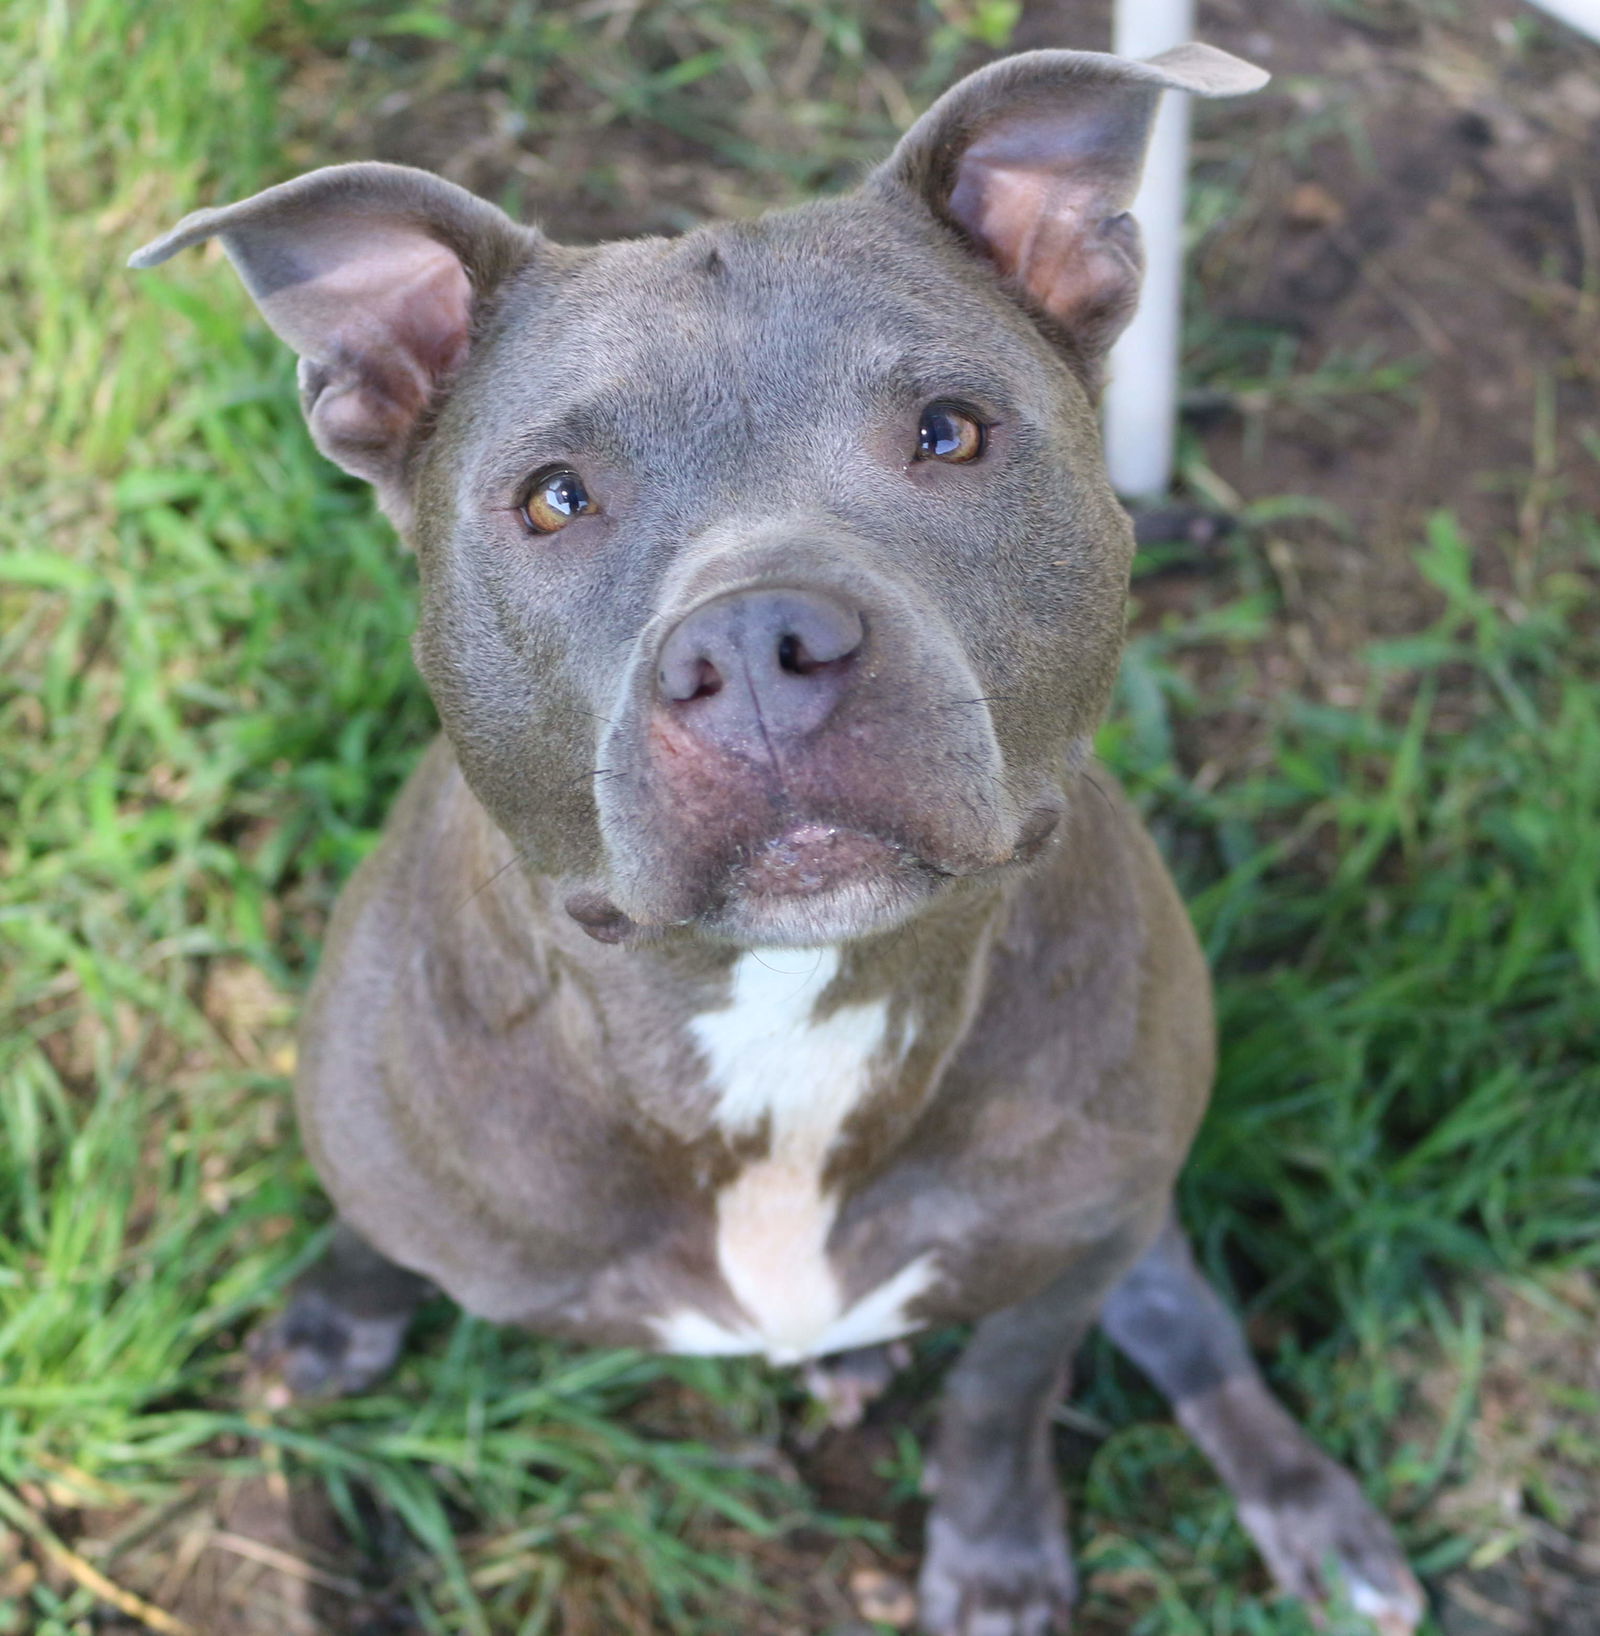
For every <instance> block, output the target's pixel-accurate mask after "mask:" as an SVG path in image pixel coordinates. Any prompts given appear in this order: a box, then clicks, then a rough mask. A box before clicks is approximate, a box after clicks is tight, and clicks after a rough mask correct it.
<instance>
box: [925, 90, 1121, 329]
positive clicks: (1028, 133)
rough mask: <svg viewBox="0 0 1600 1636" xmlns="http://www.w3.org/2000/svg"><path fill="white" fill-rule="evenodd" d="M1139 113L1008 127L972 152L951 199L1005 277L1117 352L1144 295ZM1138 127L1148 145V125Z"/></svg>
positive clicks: (1033, 120)
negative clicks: (1130, 199)
mask: <svg viewBox="0 0 1600 1636" xmlns="http://www.w3.org/2000/svg"><path fill="white" fill-rule="evenodd" d="M1086 112H1087V111H1086ZM1129 115H1133V116H1134V117H1138V115H1139V110H1138V109H1136V108H1127V109H1124V108H1119V109H1117V110H1116V111H1115V113H1114V114H1112V115H1111V117H1106V114H1105V113H1104V112H1102V113H1101V116H1100V117H1098V118H1096V117H1094V116H1093V115H1092V114H1090V115H1089V116H1088V117H1082V116H1080V117H1078V118H1075V119H1060V118H1047V117H1042V116H1033V117H1028V118H1025V119H1019V120H1011V121H1005V122H1003V123H1001V124H999V125H997V126H996V127H994V128H993V129H992V130H990V131H987V132H985V133H984V134H983V135H982V136H981V137H979V138H978V140H977V141H975V142H974V143H973V144H972V145H971V146H970V147H969V148H967V150H966V151H965V152H964V153H963V154H962V156H961V159H960V162H959V164H958V165H957V169H956V177H955V185H954V186H953V187H952V188H951V191H950V197H949V204H948V209H949V211H950V214H951V216H953V217H954V218H955V220H956V221H957V222H958V223H959V224H960V226H961V227H962V228H963V229H964V230H965V231H966V232H967V233H968V234H970V235H971V237H972V238H973V239H974V240H975V241H976V242H977V243H978V244H979V245H981V246H982V247H983V249H985V250H986V251H987V252H988V254H989V255H990V256H991V257H992V258H993V260H994V262H995V264H996V266H998V267H999V269H1000V271H1001V272H1002V273H1003V274H1005V275H1006V277H1007V278H1009V279H1011V280H1013V281H1014V282H1015V283H1016V284H1017V285H1018V286H1019V287H1020V288H1021V290H1022V291H1023V293H1024V294H1026V295H1027V297H1028V298H1029V299H1030V300H1031V301H1032V302H1033V303H1034V304H1035V305H1036V306H1038V307H1040V308H1042V309H1043V310H1044V311H1045V312H1047V313H1048V314H1049V315H1050V316H1051V317H1052V318H1054V319H1055V320H1056V321H1057V322H1058V323H1060V324H1061V325H1062V326H1063V327H1064V328H1065V329H1067V330H1070V331H1072V332H1073V333H1074V334H1076V335H1078V336H1079V338H1080V339H1081V340H1082V341H1084V342H1085V343H1086V344H1089V345H1092V346H1102V345H1109V342H1110V340H1111V339H1112V337H1113V336H1114V335H1115V332H1116V330H1117V329H1119V328H1120V327H1121V325H1122V323H1123V321H1125V319H1126V317H1127V315H1128V313H1129V312H1130V311H1131V310H1132V308H1133V305H1134V302H1135V300H1136V299H1137V297H1138V291H1139V271H1140V257H1139V249H1138V234H1137V230H1136V229H1135V228H1134V226H1133V224H1132V222H1131V221H1130V220H1129V218H1128V217H1127V216H1125V215H1124V214H1123V211H1124V209H1125V205H1126V201H1127V196H1128V195H1129V194H1131V192H1132V186H1133V181H1134V177H1135V174H1136V165H1137V154H1138V146H1135V145H1134V143H1131V142H1130V140H1129V138H1130V134H1131V132H1130V126H1131V125H1132V120H1131V119H1130V118H1129V117H1128V116H1129ZM1119 116H1120V117H1119ZM1134 129H1135V130H1136V131H1137V135H1136V136H1135V137H1134V142H1138V143H1140V145H1142V142H1140V139H1141V138H1142V121H1141V124H1140V125H1139V126H1138V127H1134ZM1130 148H1131V150H1132V154H1133V163H1131V164H1130V162H1129V152H1130Z"/></svg>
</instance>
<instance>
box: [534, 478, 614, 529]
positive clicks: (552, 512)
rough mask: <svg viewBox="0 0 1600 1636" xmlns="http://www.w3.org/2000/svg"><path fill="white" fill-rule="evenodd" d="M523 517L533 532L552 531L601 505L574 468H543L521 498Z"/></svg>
mask: <svg viewBox="0 0 1600 1636" xmlns="http://www.w3.org/2000/svg"><path fill="white" fill-rule="evenodd" d="M521 509H522V520H523V522H524V523H526V524H527V526H528V527H529V528H531V529H532V530H533V531H534V533H535V534H554V533H555V531H556V530H557V529H558V528H565V527H566V526H567V524H568V523H570V522H575V521H576V520H577V519H578V518H579V517H587V516H589V515H590V514H591V513H592V512H596V511H598V510H599V509H600V508H599V506H597V505H596V504H595V503H594V501H593V500H591V499H590V498H589V491H588V489H586V488H585V487H584V486H583V479H582V478H581V477H579V476H578V474H577V473H576V472H575V471H567V470H561V471H552V472H546V473H545V475H544V476H543V477H541V478H540V479H539V480H538V481H537V482H536V483H535V484H534V485H533V492H532V493H531V494H529V496H528V498H527V499H526V500H524V501H523V502H522V508H521Z"/></svg>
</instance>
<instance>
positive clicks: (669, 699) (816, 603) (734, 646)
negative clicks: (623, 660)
mask: <svg viewBox="0 0 1600 1636" xmlns="http://www.w3.org/2000/svg"><path fill="white" fill-rule="evenodd" d="M864 636H865V628H864V627H863V625H862V621H861V615H860V614H859V613H857V612H855V611H854V610H853V609H851V608H849V607H846V606H845V605H844V604H843V603H841V602H838V601H836V600H834V599H833V598H832V597H830V596H826V595H823V594H821V593H819V592H816V591H799V590H783V589H779V590H751V591H734V592H731V593H730V594H728V595H727V596H719V597H714V598H712V600H711V601H709V602H703V603H702V604H701V605H700V606H699V607H698V608H696V609H694V610H693V612H691V613H689V614H687V615H686V616H685V617H684V619H683V620H682V621H681V622H680V623H679V624H678V625H677V626H676V628H675V629H674V630H673V631H672V633H671V634H670V635H669V636H668V637H667V639H666V641H665V642H664V643H662V645H661V658H660V660H659V662H658V664H657V669H656V691H657V695H658V697H659V699H660V702H661V703H662V704H663V705H664V706H665V707H666V708H668V709H669V710H671V711H672V712H673V713H674V715H676V716H677V717H678V719H679V720H680V721H681V722H682V723H683V724H684V725H685V726H686V727H688V729H689V730H690V731H691V732H692V733H693V734H694V735H695V736H696V737H698V738H701V739H705V740H709V741H710V742H712V743H715V744H717V745H719V746H721V747H723V748H726V749H755V748H759V747H760V746H761V745H762V744H763V742H764V743H765V746H766V748H767V750H768V751H770V750H771V748H772V746H773V744H774V742H775V741H782V740H793V739H797V738H802V737H804V736H805V735H806V734H807V733H810V732H813V731H815V730H816V729H817V728H818V727H820V726H821V725H822V724H823V722H825V721H826V720H827V719H828V717H829V716H830V715H831V714H832V713H833V710H834V707H835V706H836V705H837V704H838V702H839V700H840V699H841V698H842V697H843V696H844V694H845V692H846V690H847V689H848V687H849V679H850V671H851V663H850V661H851V660H852V659H853V658H854V657H855V655H856V654H857V653H859V652H860V650H861V644H862V641H863V639H864Z"/></svg>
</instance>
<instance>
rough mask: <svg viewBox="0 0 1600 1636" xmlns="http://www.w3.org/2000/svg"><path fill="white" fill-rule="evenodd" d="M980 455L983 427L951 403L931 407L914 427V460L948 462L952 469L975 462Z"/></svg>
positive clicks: (931, 404)
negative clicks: (915, 443) (952, 466)
mask: <svg viewBox="0 0 1600 1636" xmlns="http://www.w3.org/2000/svg"><path fill="white" fill-rule="evenodd" d="M982 453H983V426H982V424H981V423H980V422H978V421H976V420H974V419H973V418H972V416H971V415H969V414H968V413H967V412H966V410H964V409H958V408H957V407H956V406H955V405H954V404H953V403H930V404H929V405H928V407H927V408H926V409H924V410H923V411H922V424H921V425H920V426H918V427H917V456H916V457H917V459H918V460H948V461H949V462H950V463H951V464H952V465H960V464H961V463H962V462H963V461H967V460H976V459H977V458H978V456H979V455H980V454H982Z"/></svg>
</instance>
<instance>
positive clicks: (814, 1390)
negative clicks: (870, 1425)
mask: <svg viewBox="0 0 1600 1636" xmlns="http://www.w3.org/2000/svg"><path fill="white" fill-rule="evenodd" d="M910 1362H911V1348H910V1347H908V1346H907V1345H906V1344H905V1342H904V1341H895V1342H892V1343H891V1344H890V1345H888V1346H863V1347H859V1348H858V1349H857V1350H856V1351H854V1352H836V1353H834V1354H833V1356H832V1357H827V1358H812V1359H811V1360H810V1361H809V1362H808V1363H807V1364H806V1365H805V1367H804V1369H803V1370H802V1371H801V1377H800V1378H801V1379H802V1381H803V1382H804V1383H805V1388H806V1390H807V1391H808V1392H809V1393H810V1394H811V1396H812V1398H813V1400H814V1401H815V1402H816V1403H817V1404H819V1405H820V1406H821V1408H822V1411H823V1414H824V1416H825V1418H826V1421H827V1424H828V1425H829V1426H831V1427H832V1428H833V1429H834V1430H835V1431H845V1430H848V1429H849V1428H850V1427H851V1426H859V1425H860V1424H861V1419H862V1416H863V1415H865V1414H866V1412H867V1409H868V1407H869V1406H870V1405H871V1404H873V1403H875V1402H876V1401H877V1400H878V1399H879V1398H880V1397H882V1396H883V1394H884V1393H885V1392H886V1391H887V1390H888V1389H889V1386H890V1385H891V1383H892V1382H893V1380H894V1377H895V1376H896V1375H897V1374H898V1373H899V1372H900V1371H901V1370H902V1369H904V1368H905V1367H906V1366H907V1365H908V1364H909V1363H910Z"/></svg>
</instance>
